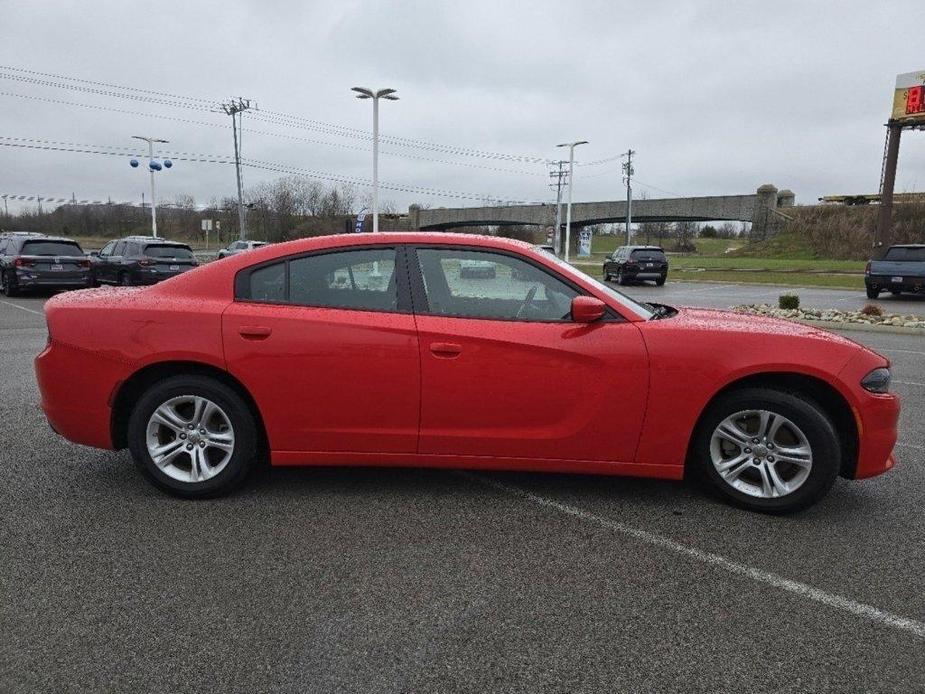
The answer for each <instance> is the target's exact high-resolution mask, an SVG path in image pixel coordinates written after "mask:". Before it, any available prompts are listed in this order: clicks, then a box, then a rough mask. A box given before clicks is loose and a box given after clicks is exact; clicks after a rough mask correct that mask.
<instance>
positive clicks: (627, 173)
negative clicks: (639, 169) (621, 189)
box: [622, 149, 636, 246]
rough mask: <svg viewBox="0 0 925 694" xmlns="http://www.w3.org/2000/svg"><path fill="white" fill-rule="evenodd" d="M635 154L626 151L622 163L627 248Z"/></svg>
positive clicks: (631, 209)
mask: <svg viewBox="0 0 925 694" xmlns="http://www.w3.org/2000/svg"><path fill="white" fill-rule="evenodd" d="M634 154H636V152H634V151H633V150H631V149H628V150H626V154H624V155H622V156H624V157H626V161H625V162H623V180H624V181H625V182H626V245H627V246H629V245H630V243H631V241H630V233H631V232H630V227H631V226H632V224H633V174H634V173H636V169H634V168H633V155H634Z"/></svg>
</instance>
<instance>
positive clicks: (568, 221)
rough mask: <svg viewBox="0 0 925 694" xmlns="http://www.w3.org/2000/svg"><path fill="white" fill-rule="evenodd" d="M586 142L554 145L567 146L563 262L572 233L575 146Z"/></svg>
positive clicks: (586, 142)
mask: <svg viewBox="0 0 925 694" xmlns="http://www.w3.org/2000/svg"><path fill="white" fill-rule="evenodd" d="M586 144H588V141H587V140H578V141H577V142H563V143H562V144H561V145H556V147H568V204H567V205H566V208H565V262H568V256H569V250H570V244H571V235H572V187H573V186H574V185H575V176H574V169H575V148H576V147H577V146H578V145H586Z"/></svg>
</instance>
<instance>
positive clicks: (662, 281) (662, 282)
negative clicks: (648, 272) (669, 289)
mask: <svg viewBox="0 0 925 694" xmlns="http://www.w3.org/2000/svg"><path fill="white" fill-rule="evenodd" d="M666 277H667V275H662V276H661V277H659V278H658V279H657V280H655V284H656V286H658V287H663V286H664V285H665V279H666Z"/></svg>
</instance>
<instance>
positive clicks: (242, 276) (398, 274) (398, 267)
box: [234, 243, 413, 314]
mask: <svg viewBox="0 0 925 694" xmlns="http://www.w3.org/2000/svg"><path fill="white" fill-rule="evenodd" d="M354 251H395V289H396V292H397V293H398V308H397V309H396V310H394V311H385V310H382V309H378V308H356V307H352V306H316V305H313V304H297V303H293V302H291V301H290V300H289V264H290V263H292V262H294V261H296V260H301V259H302V258H310V257H313V256H317V255H331V254H334V253H351V252H354ZM406 256H407V249H406V246H405V244H395V243H388V244H386V243H382V244H377V243H371V244H362V245H358V246H337V247H334V248H321V249H318V250H314V251H307V252H305V253H296V254H293V255H287V256H282V257H278V258H272V259H270V260H265V261H263V262H261V263H256V264H255V265H249V266H248V267H245V268H241V269H240V270H238V272H237V273H236V274H235V276H234V300H235V301H236V302H240V303H248V304H264V305H270V306H291V307H295V308H321V309H332V310H336V311H359V312H362V313H393V314H394V313H401V314H412V313H413V307H412V299H411V289H410V287H409V286H408V269H407V265H408V262H407V257H406ZM280 263H283V264H285V266H286V271H285V273H284V275H283V279H284V281H285V299H284V300H282V301H273V300H268V299H252V298H251V297H250V296H249V295H250V278H251V275H252V274H253V273H255V272H257V271H258V270H262V269H263V268H265V267H269V266H271V265H277V264H280Z"/></svg>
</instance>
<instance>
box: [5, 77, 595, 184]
mask: <svg viewBox="0 0 925 694" xmlns="http://www.w3.org/2000/svg"><path fill="white" fill-rule="evenodd" d="M0 96H12V97H16V98H18V99H29V100H31V101H41V102H44V103H49V104H57V105H62V106H77V107H79V108H87V109H92V110H97V111H109V112H112V113H120V114H124V115H130V116H142V117H145V118H156V119H159V120H170V121H174V122H177V123H186V124H189V125H203V126H207V127H210V128H223V129H224V128H226V127H227V126H226V125H224V124H221V123H212V122H209V121H201V120H193V119H191V118H181V117H179V116H171V115H167V114H162V113H147V112H143V111H130V110H127V109H121V108H116V107H113V106H103V105H99V104H85V103H81V102H79V101H65V100H63V99H54V98H51V97H44V96H36V95H32V94H18V93H16V92H4V91H0ZM248 132H250V133H251V134H254V135H263V136H266V137H275V138H278V139H283V140H292V141H296V142H305V143H308V144H316V145H321V146H324V147H335V148H339V149H347V150H353V151H356V152H369V151H371V150H370V149H369V148H367V147H361V146H359V145H350V144H347V143H344V142H331V141H328V140H317V139H313V138H308V137H303V136H300V135H288V134H286V133H279V132H272V131H268V130H254V129H251V130H249V131H248ZM369 139H371V138H369ZM380 154H388V155H389V156H394V157H401V158H403V159H414V160H417V161H426V162H432V163H435V164H445V165H448V166H462V167H466V168H476V169H484V170H487V171H496V172H498V173H512V174H517V175H525V176H542V175H543V174H542V173H539V172H536V171H526V170H522V169H521V170H518V169H504V168H499V167H494V166H489V165H486V164H478V163H474V162H464V161H452V160H447V159H434V158H431V157H422V156H419V155H415V154H410V153H407V152H395V151H392V150H380ZM592 175H593V176H597V175H599V174H592Z"/></svg>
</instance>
